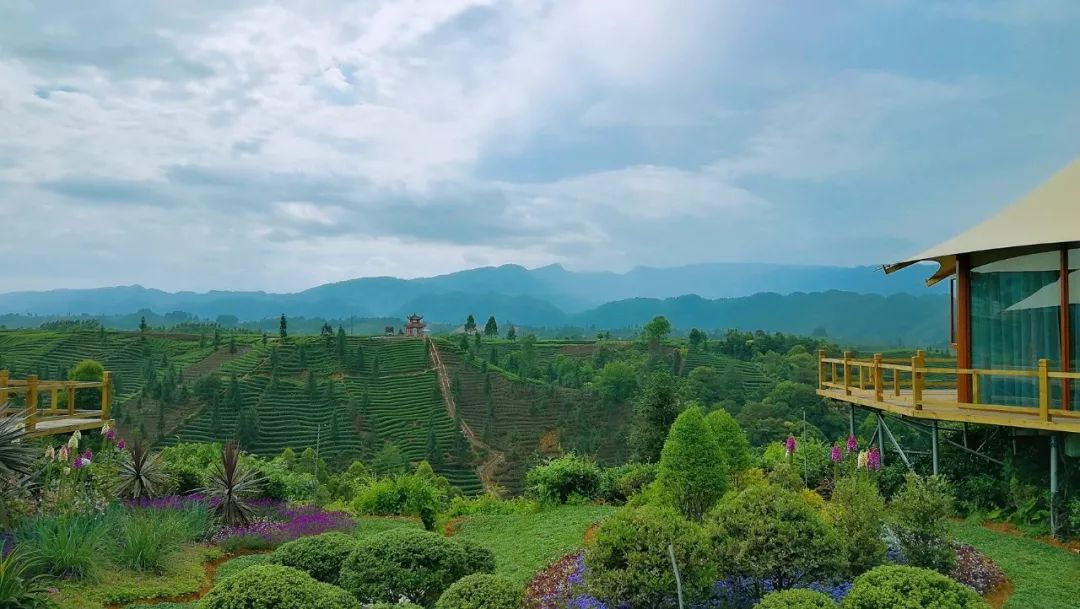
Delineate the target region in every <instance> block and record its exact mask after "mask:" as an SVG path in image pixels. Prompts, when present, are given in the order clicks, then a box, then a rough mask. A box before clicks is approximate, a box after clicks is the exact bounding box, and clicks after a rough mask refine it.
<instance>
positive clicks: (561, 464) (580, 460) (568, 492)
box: [525, 453, 600, 503]
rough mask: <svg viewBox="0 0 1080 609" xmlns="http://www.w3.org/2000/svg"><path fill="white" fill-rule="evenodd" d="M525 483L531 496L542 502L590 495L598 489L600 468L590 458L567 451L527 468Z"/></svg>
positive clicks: (589, 496) (594, 493)
mask: <svg viewBox="0 0 1080 609" xmlns="http://www.w3.org/2000/svg"><path fill="white" fill-rule="evenodd" d="M525 485H526V487H527V490H528V493H529V495H530V496H532V497H535V498H537V499H539V500H540V501H543V502H550V503H566V502H567V501H568V500H570V498H571V497H578V498H581V499H592V498H594V497H596V496H597V493H598V491H599V490H600V468H599V467H598V466H597V465H596V463H594V462H593V461H591V460H589V459H585V458H584V457H579V456H577V455H575V454H573V453H568V454H565V455H563V456H561V457H559V458H557V459H552V460H550V461H548V462H547V463H544V464H543V465H538V466H536V467H534V468H532V469H531V470H529V473H528V474H526V476H525Z"/></svg>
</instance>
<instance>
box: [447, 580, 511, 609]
mask: <svg viewBox="0 0 1080 609" xmlns="http://www.w3.org/2000/svg"><path fill="white" fill-rule="evenodd" d="M523 600H524V593H523V591H522V589H521V586H518V585H517V584H515V583H514V582H513V581H512V580H510V579H508V578H506V577H503V576H501V575H491V574H488V573H474V574H472V575H466V576H465V577H463V578H461V579H459V580H458V581H456V582H454V583H453V584H451V586H450V587H449V588H447V589H446V592H444V593H443V595H442V596H440V597H439V600H438V602H436V603H435V609H520V607H521V603H522V601H523Z"/></svg>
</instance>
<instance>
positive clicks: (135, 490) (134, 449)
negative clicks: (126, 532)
mask: <svg viewBox="0 0 1080 609" xmlns="http://www.w3.org/2000/svg"><path fill="white" fill-rule="evenodd" d="M168 484H169V477H168V475H167V474H166V473H165V470H164V468H163V467H162V464H161V461H160V459H159V455H157V454H156V453H152V452H150V450H149V448H147V446H146V444H145V443H143V442H142V441H141V440H137V441H136V442H135V443H134V444H132V446H131V460H130V461H124V462H122V463H121V464H120V469H119V471H118V472H117V479H116V493H117V494H118V495H120V496H121V497H127V498H130V499H153V498H154V497H156V496H157V495H160V494H161V492H162V491H163V490H164V489H165V487H166V486H167V485H168Z"/></svg>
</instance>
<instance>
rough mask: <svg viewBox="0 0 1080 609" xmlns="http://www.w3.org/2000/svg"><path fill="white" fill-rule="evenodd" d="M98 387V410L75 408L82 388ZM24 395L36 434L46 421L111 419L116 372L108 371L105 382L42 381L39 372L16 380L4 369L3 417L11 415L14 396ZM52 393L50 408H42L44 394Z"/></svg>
mask: <svg viewBox="0 0 1080 609" xmlns="http://www.w3.org/2000/svg"><path fill="white" fill-rule="evenodd" d="M92 389H98V390H100V392H101V404H100V408H99V409H96V410H86V409H82V410H78V409H76V408H75V402H76V400H75V394H76V392H78V391H86V390H92ZM16 395H22V396H24V400H23V401H24V403H25V404H24V405H23V406H22V407H21V408H20V410H22V411H24V412H25V417H26V420H25V425H26V431H28V432H30V433H33V432H35V431H36V430H37V427H38V423H39V422H41V421H44V420H48V421H63V420H74V419H97V418H100V419H101V420H102V421H108V420H109V405H110V403H111V401H112V373H110V372H105V374H104V375H103V377H102V380H101V381H42V380H39V379H38V377H37V375H33V374H31V375H28V376H27V377H26V379H25V380H16V379H12V378H11V375H10V373H9V372H7V371H4V370H0V416H3V415H5V414H11V411H12V410H14V407H13V405H12V403H11V396H16ZM43 395H49V396H50V400H49V407H48V408H41V407H40V405H39V402H40V401H41V396H43ZM61 396H63V397H64V399H65V404H64V408H61V407H60V398H61Z"/></svg>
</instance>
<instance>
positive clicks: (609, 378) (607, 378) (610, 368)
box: [593, 361, 638, 406]
mask: <svg viewBox="0 0 1080 609" xmlns="http://www.w3.org/2000/svg"><path fill="white" fill-rule="evenodd" d="M593 386H594V387H595V388H596V391H597V392H598V393H599V394H600V399H602V400H603V401H604V404H605V405H608V406H611V405H614V404H619V403H622V402H625V401H626V400H629V399H630V398H631V397H633V396H634V393H636V392H637V390H638V373H637V370H636V369H635V367H634V365H633V364H631V363H630V362H625V361H613V362H608V363H607V364H604V367H603V368H601V369H600V371H599V372H598V373H597V374H596V379H595V380H594V381H593Z"/></svg>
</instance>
